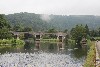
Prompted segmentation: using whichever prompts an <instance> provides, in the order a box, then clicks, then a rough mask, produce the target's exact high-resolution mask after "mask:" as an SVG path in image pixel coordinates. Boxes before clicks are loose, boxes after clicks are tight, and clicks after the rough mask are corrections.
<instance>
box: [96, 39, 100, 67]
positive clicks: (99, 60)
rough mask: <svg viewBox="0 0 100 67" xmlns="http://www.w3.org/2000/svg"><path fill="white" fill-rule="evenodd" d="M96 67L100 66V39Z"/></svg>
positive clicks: (97, 47) (97, 43)
mask: <svg viewBox="0 0 100 67" xmlns="http://www.w3.org/2000/svg"><path fill="white" fill-rule="evenodd" d="M95 44H96V67H100V58H99V57H100V41H98V42H96V43H95Z"/></svg>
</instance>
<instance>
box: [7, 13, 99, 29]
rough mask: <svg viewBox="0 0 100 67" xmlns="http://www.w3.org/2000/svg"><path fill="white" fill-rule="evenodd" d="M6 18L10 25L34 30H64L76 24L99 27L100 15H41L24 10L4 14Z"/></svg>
mask: <svg viewBox="0 0 100 67" xmlns="http://www.w3.org/2000/svg"><path fill="white" fill-rule="evenodd" d="M6 18H7V20H8V22H9V23H10V24H11V25H12V26H14V25H16V24H20V25H21V26H24V27H25V26H29V27H32V28H33V30H34V31H40V30H41V31H43V30H47V29H50V28H56V29H57V30H65V29H71V28H73V27H74V26H75V25H76V24H83V25H85V24H87V25H88V26H89V28H91V29H93V28H98V27H100V16H94V15H69V16H67V15H42V14H34V13H26V12H24V13H15V14H9V15H6Z"/></svg>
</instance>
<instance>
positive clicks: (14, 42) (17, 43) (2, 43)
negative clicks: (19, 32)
mask: <svg viewBox="0 0 100 67" xmlns="http://www.w3.org/2000/svg"><path fill="white" fill-rule="evenodd" d="M24 44H25V42H24V41H23V40H20V39H3V40H0V48H4V47H11V46H13V47H21V46H24Z"/></svg>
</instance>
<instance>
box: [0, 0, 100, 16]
mask: <svg viewBox="0 0 100 67" xmlns="http://www.w3.org/2000/svg"><path fill="white" fill-rule="evenodd" d="M19 12H29V13H36V14H56V15H100V0H0V14H12V13H19Z"/></svg>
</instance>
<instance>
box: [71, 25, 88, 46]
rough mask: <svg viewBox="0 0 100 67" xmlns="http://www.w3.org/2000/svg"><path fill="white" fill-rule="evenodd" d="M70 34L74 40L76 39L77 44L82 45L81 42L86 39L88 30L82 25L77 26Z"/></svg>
mask: <svg viewBox="0 0 100 67" xmlns="http://www.w3.org/2000/svg"><path fill="white" fill-rule="evenodd" d="M70 34H71V35H72V38H73V39H75V41H76V43H78V44H80V41H81V40H82V38H83V37H86V36H87V35H86V29H85V27H84V26H82V25H80V26H79V25H76V27H75V28H72V30H71V32H70Z"/></svg>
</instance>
